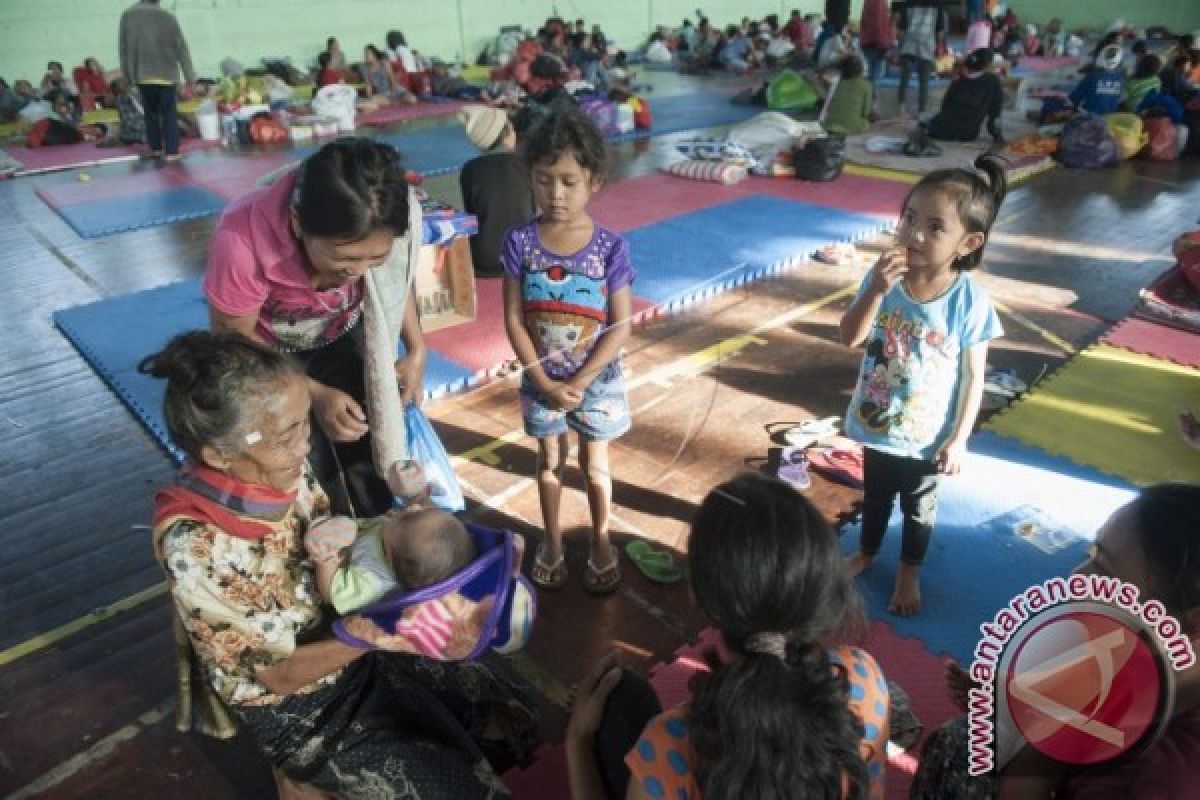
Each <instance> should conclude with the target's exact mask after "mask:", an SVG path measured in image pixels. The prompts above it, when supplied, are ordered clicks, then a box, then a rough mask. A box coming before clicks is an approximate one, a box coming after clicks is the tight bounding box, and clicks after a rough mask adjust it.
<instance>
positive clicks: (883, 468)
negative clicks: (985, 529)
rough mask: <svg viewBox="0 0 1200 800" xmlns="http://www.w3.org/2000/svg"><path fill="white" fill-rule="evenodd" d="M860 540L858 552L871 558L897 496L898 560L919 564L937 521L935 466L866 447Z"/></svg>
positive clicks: (878, 544) (883, 532) (880, 541)
mask: <svg viewBox="0 0 1200 800" xmlns="http://www.w3.org/2000/svg"><path fill="white" fill-rule="evenodd" d="M863 483H864V484H865V491H864V494H863V512H862V539H861V541H860V543H859V546H858V548H859V550H860V551H861V552H862V553H863V555H868V556H874V555H876V554H877V553H879V548H880V546H881V545H882V544H883V535H884V534H885V533H887V526H888V518H889V517H891V516H892V506H893V505H895V503H896V495H900V510H901V511H902V512H903V513H904V528H903V535H902V538H901V540H900V559H901V560H902V561H903V562H904V563H905V564H912V565H914V566H918V565H920V564H921V563H922V562H923V561H924V560H925V552H926V551H927V550H928V549H929V538H930V537H931V536H932V535H933V525H934V523H935V522H936V521H937V493H938V486H939V484H940V483H941V477H940V476H939V475H938V471H937V465H936V464H934V463H933V462H932V461H926V460H925V459H920V458H905V457H904V456H895V455H892V454H891V453H884V452H882V451H880V450H875V449H874V448H871V447H867V448H864V455H863Z"/></svg>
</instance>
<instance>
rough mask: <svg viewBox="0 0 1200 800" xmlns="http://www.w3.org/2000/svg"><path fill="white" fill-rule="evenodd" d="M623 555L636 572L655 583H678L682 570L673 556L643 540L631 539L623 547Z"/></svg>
mask: <svg viewBox="0 0 1200 800" xmlns="http://www.w3.org/2000/svg"><path fill="white" fill-rule="evenodd" d="M625 555H627V556H629V560H630V561H632V562H633V565H634V566H635V567H637V568H638V571H639V572H641V573H642V574H643V575H645V576H646V577H647V578H649V579H650V580H652V581H654V582H655V583H678V582H679V581H681V580H683V570H682V569H681V568H680V566H679V563H678V562H677V561H676V560H675V556H673V555H671V554H670V553H668V552H667V551H666V550H660V549H659V548H657V547H655V546H654V545H652V544H650V543H649V542H647V541H646V540H645V539H632V540H630V541H629V543H628V544H626V545H625Z"/></svg>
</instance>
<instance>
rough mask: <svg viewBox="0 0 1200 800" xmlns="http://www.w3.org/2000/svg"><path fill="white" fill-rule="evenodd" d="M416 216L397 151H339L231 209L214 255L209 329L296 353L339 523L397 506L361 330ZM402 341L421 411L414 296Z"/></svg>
mask: <svg viewBox="0 0 1200 800" xmlns="http://www.w3.org/2000/svg"><path fill="white" fill-rule="evenodd" d="M408 211H409V209H408V183H407V182H406V181H405V177H404V169H403V167H402V166H401V163H400V155H399V154H398V153H397V152H396V150H395V149H394V148H392V147H391V146H390V145H386V144H382V143H379V142H374V141H372V140H370V139H362V138H345V139H338V140H337V141H334V142H331V143H329V144H327V145H325V146H324V147H322V148H321V149H320V150H319V151H318V152H317V153H315V154H314V155H312V156H310V157H309V158H308V159H307V160H306V161H304V162H303V163H302V164H301V165H300V166H299V167H298V168H297V169H296V170H294V171H292V172H290V173H288V174H287V175H285V176H283V177H281V178H280V179H279V180H277V181H276V182H275V183H274V184H273V185H271V186H270V187H268V188H265V189H260V190H258V191H255V192H251V193H250V194H248V195H246V196H245V197H242V198H240V199H238V200H236V201H235V202H234V203H232V204H231V205H230V206H229V208H228V209H226V211H225V213H224V214H223V215H222V216H221V220H220V222H219V223H217V228H216V230H215V231H214V232H213V238H212V242H211V244H210V247H209V255H208V267H207V269H206V271H205V275H204V294H205V297H206V298H207V299H208V307H209V315H210V318H211V324H212V327H213V329H214V330H218V331H220V330H228V331H235V332H237V333H241V334H243V335H245V336H248V337H250V338H252V339H256V340H258V341H260V342H264V343H266V344H268V345H270V346H272V347H274V348H276V349H277V350H280V351H283V352H288V353H291V354H292V355H293V357H294V358H296V359H297V360H298V361H299V362H300V363H301V364H302V365H303V367H304V369H305V372H306V374H307V376H308V388H309V392H310V393H311V396H312V413H313V417H314V421H315V422H316V424H315V425H313V442H312V445H313V449H312V454H311V456H310V461H311V462H312V466H313V468H314V470H315V471H316V475H317V478H318V480H319V481H320V482H321V485H322V486H323V487H324V488H325V490H326V492H328V494H329V496H330V500H331V502H332V504H333V509H334V512H335V513H339V514H357V515H359V516H376V515H378V514H382V513H384V512H385V511H387V509H388V508H389V507H390V506H391V502H392V495H391V492H390V491H389V489H388V487H387V484H386V483H385V482H384V481H383V479H382V478H381V477H380V476H378V475H377V474H376V472H375V468H374V466H373V464H372V460H371V443H370V436H371V434H370V431H369V430H368V427H367V419H366V414H365V413H364V411H363V407H364V397H365V393H364V388H363V360H362V353H361V339H362V329H361V327H360V326H359V325H358V322H359V317H360V316H361V314H362V301H363V292H364V287H363V280H362V278H363V276H364V275H365V274H366V272H367V270H369V269H371V268H373V267H377V266H380V265H381V264H383V263H384V262H386V261H387V260H388V258H389V257H390V255H391V252H392V247H393V242H394V241H395V240H396V238H397V237H400V236H403V235H404V234H405V233H407V232H408ZM416 235H420V232H419V231H418V232H417V233H416ZM401 337H402V339H403V341H404V347H405V350H406V351H407V355H406V356H405V357H404V358H401V359H400V360H398V361H397V362H396V377H397V379H398V382H399V387H400V393H401V396H402V398H403V400H404V401H405V402H406V403H413V402H419V401H420V399H421V396H422V385H421V383H422V376H423V374H424V371H425V358H426V356H425V342H424V339H423V337H422V335H421V325H420V320H419V318H418V316H417V307H416V303H415V302H414V299H413V296H412V295H411V294H410V295H409V297H408V300H407V304H406V312H405V316H404V324H403V328H402V331H401Z"/></svg>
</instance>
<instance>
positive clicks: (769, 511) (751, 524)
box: [689, 474, 868, 800]
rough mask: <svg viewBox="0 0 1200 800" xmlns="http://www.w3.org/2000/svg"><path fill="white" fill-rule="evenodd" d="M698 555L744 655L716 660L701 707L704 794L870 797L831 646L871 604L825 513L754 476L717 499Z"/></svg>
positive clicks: (694, 550)
mask: <svg viewBox="0 0 1200 800" xmlns="http://www.w3.org/2000/svg"><path fill="white" fill-rule="evenodd" d="M689 559H690V566H691V570H690V572H691V581H692V591H693V593H694V595H695V597H696V602H697V604H698V605H699V606H700V608H701V610H702V611H703V612H704V613H705V615H706V616H707V617H708V618H709V619H711V620H712V621H713V623H714V624H715V625H716V626H717V627H718V628H719V629H720V630H721V633H722V635H723V636H724V639H725V642H726V644H727V645H728V647H729V649H730V651H731V654H732V657H731V659H729V660H728V661H726V662H721V661H720V660H719V659H718V658H717V656H716V655H715V654H710V655H709V662H710V666H711V667H712V669H711V671H710V672H709V673H707V674H704V675H701V676H699V677H698V678H697V679H696V681H695V684H694V686H693V689H694V692H693V696H692V701H691V703H690V705H689V730H690V736H691V741H692V745H693V747H694V749H695V752H696V757H697V759H696V761H697V763H696V776H697V779H698V781H699V784H700V787H701V788H702V790H703V792H704V796H705V797H706V798H711V799H716V800H733V798H743V797H753V798H756V799H758V800H797V799H798V798H822V800H824V799H825V798H831V799H832V798H842V797H850V798H857V797H862V796H864V795H865V794H866V787H867V785H868V782H867V771H866V764H865V763H864V761H863V758H862V754H861V752H860V747H861V744H862V738H863V731H862V729H861V728H860V725H859V722H858V720H856V719H855V717H854V715H853V713H852V712H851V710H850V705H849V685H848V681H847V679H846V674H845V671H844V670H843V671H840V672H839V671H838V670H837V669H835V667H834V666H833V665H832V664H831V663H830V658H829V654H828V652H827V650H826V645H827V644H828V643H829V642H830V641H831V640H834V639H836V638H838V637H839V636H841V635H842V633H843V632H844V631H845V630H846V627H847V621H848V620H850V621H856V620H857V615H856V612H857V610H858V608H859V606H858V604H857V602H856V597H857V596H856V595H855V593H854V590H853V587H852V586H851V584H850V582H849V579H848V578H847V577H846V572H845V567H844V563H843V560H842V555H841V550H840V549H839V547H838V543H837V537H836V536H835V535H834V533H833V531H832V530H831V529H830V527H829V524H828V523H827V522H826V521H825V519H824V517H822V516H821V514H820V512H818V511H817V509H816V508H815V507H814V506H813V505H812V504H811V503H810V502H809V501H808V500H807V499H805V498H804V497H803V496H801V495H800V494H798V493H797V492H796V491H795V490H794V489H792V488H791V487H790V486H788V485H787V484H785V483H783V482H781V481H779V480H776V479H774V478H768V477H766V476H762V475H750V474H747V475H742V476H739V477H737V478H734V479H733V480H731V481H727V482H726V483H724V484H722V485H721V486H719V487H717V488H716V489H714V490H713V491H712V492H711V493H709V495H708V497H707V498H705V500H704V503H703V505H702V506H701V508H700V512H699V514H698V515H697V517H696V520H695V522H694V523H693V525H692V534H691V538H690V540H689Z"/></svg>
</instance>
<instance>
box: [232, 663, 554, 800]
mask: <svg viewBox="0 0 1200 800" xmlns="http://www.w3.org/2000/svg"><path fill="white" fill-rule="evenodd" d="M233 710H234V712H235V714H236V715H237V716H238V718H239V719H240V720H241V722H242V723H243V725H244V726H245V729H246V730H248V731H249V732H251V734H252V735H253V736H254V738H255V739H256V741H257V742H258V743H259V746H260V747H262V749H263V750H264V751H265V752H266V754H267V757H268V759H270V761H271V763H272V764H274V765H275V766H277V767H279V768H280V769H281V770H282V771H283V772H284V773H285V774H286V775H287V776H288V777H289V778H292V779H293V780H296V781H300V782H302V783H307V784H310V785H311V786H313V787H315V788H318V789H321V790H324V791H328V792H333V793H335V794H337V795H338V796H340V797H345V798H348V799H350V800H359V798H362V800H367V799H368V798H369V799H370V800H393V798H395V799H396V800H399V799H400V798H403V799H404V800H469V799H470V798H480V799H482V798H499V797H508V796H509V792H508V789H507V788H506V787H505V786H504V784H503V783H501V782H500V778H499V777H498V776H497V775H496V772H495V770H494V769H493V768H492V765H491V763H490V762H489V761H488V759H487V758H486V757H485V756H484V752H483V750H482V749H481V746H480V742H481V741H482V734H483V732H484V728H485V726H487V725H488V723H489V722H491V723H493V724H492V726H491V728H492V729H494V728H496V727H497V725H496V723H497V722H499V723H500V725H499V727H500V728H502V729H504V730H505V731H506V732H507V733H510V734H515V735H516V737H517V738H520V737H523V736H525V735H528V734H530V733H531V732H532V729H533V725H534V715H533V712H532V709H531V706H530V704H529V703H528V702H527V700H526V695H525V693H524V692H523V691H522V690H521V689H520V688H518V687H517V686H516V685H515V683H514V682H512V681H510V680H509V679H507V678H505V677H503V676H502V675H501V674H500V673H499V672H497V671H494V670H492V669H491V668H489V667H487V666H485V665H484V664H481V663H464V664H450V663H443V662H436V661H429V660H427V659H422V658H416V657H412V656H405V655H398V654H395V653H378V652H373V653H369V654H367V655H365V656H363V657H362V658H361V659H359V660H358V661H356V662H355V663H353V664H351V665H350V666H349V667H347V668H346V670H345V671H344V672H343V674H342V675H341V677H340V678H339V679H338V681H337V682H336V683H334V684H333V685H331V686H328V687H323V688H321V689H319V690H317V691H315V692H313V693H311V694H305V695H292V696H290V697H287V698H285V699H284V700H283V701H282V702H280V703H279V704H277V705H274V706H240V707H235V708H234V709H233Z"/></svg>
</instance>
